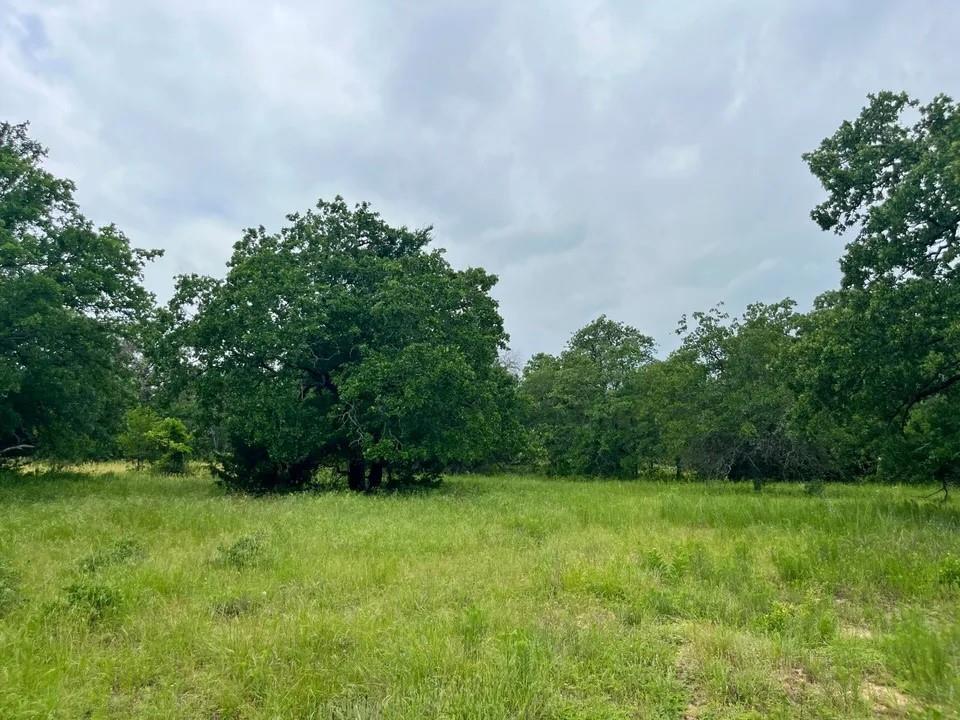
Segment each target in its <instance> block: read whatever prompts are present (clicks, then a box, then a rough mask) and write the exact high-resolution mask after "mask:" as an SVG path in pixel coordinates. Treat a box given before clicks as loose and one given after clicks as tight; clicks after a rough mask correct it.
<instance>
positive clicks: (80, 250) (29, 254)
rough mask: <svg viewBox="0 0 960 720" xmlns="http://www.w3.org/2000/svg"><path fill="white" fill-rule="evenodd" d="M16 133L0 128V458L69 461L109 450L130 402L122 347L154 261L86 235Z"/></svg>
mask: <svg viewBox="0 0 960 720" xmlns="http://www.w3.org/2000/svg"><path fill="white" fill-rule="evenodd" d="M46 154H47V153H46V150H45V149H44V148H43V147H42V146H41V145H40V144H38V143H37V142H36V141H34V140H32V139H31V138H30V136H29V134H28V128H27V126H26V125H25V124H21V125H12V124H9V123H0V453H2V458H4V459H10V458H14V457H20V456H24V455H34V456H45V457H53V458H76V457H86V456H91V455H96V454H97V453H98V452H104V451H105V450H106V449H108V448H109V447H110V446H111V445H112V442H113V435H114V433H115V431H116V429H117V428H118V427H119V421H120V419H121V417H122V414H123V409H124V405H125V403H126V398H127V397H128V395H129V392H130V386H129V382H128V380H129V377H128V375H127V373H126V370H125V366H126V360H125V342H124V341H125V340H126V339H128V338H129V337H131V335H132V330H133V328H134V326H135V324H136V323H137V321H139V320H140V319H142V317H143V315H144V313H145V312H147V311H148V310H149V308H150V307H151V305H152V298H151V296H150V295H149V293H147V292H146V291H145V290H144V289H143V287H142V285H141V279H142V270H143V266H144V263H145V262H146V261H147V260H149V259H150V258H152V257H154V256H156V255H157V254H158V253H157V252H155V251H145V250H139V249H137V248H133V247H131V246H130V243H129V241H128V240H127V238H126V237H125V236H124V235H123V234H122V233H121V232H120V231H119V230H118V229H117V228H116V227H114V226H113V225H108V226H105V227H101V228H95V227H94V226H93V224H92V223H90V221H88V220H87V219H86V218H85V217H84V216H83V215H82V214H81V212H80V210H79V208H78V207H77V204H76V203H75V202H74V199H73V191H74V186H73V183H71V182H70V181H69V180H65V179H62V178H57V177H55V176H54V175H52V174H51V173H50V172H48V171H47V170H45V169H44V168H43V162H44V159H45V158H46Z"/></svg>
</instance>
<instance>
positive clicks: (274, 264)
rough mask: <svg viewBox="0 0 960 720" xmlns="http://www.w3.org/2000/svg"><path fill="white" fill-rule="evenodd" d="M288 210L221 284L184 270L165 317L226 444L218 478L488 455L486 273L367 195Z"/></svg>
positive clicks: (240, 249)
mask: <svg viewBox="0 0 960 720" xmlns="http://www.w3.org/2000/svg"><path fill="white" fill-rule="evenodd" d="M288 220H289V225H288V226H286V227H284V228H283V229H282V230H281V231H280V232H278V233H274V234H270V233H268V232H267V231H266V230H265V229H264V228H262V227H261V228H257V229H252V230H249V231H248V232H246V234H245V235H244V236H243V238H242V239H241V240H240V241H239V242H238V243H237V244H236V245H235V247H234V253H233V257H232V258H231V260H230V263H229V271H228V273H227V275H226V277H225V278H224V279H222V280H214V279H212V278H207V277H195V276H194V277H185V278H182V279H181V281H180V283H179V286H178V289H177V293H176V296H175V297H174V299H173V300H172V302H171V303H170V305H169V308H168V310H167V312H166V313H165V322H166V324H167V330H166V332H165V336H164V339H163V342H164V345H165V347H166V348H167V349H168V350H169V352H168V353H167V356H168V358H171V359H172V360H173V363H172V366H171V367H173V368H174V370H175V373H174V374H175V375H176V376H178V377H179V379H180V381H181V382H182V383H184V384H185V385H189V386H191V387H192V388H193V389H194V391H195V392H196V394H197V400H198V403H199V405H200V406H201V407H202V409H203V411H204V413H205V416H206V418H207V420H208V422H210V423H213V424H216V425H218V426H221V427H222V428H223V432H224V434H225V436H226V438H227V439H228V442H229V452H228V454H226V455H224V456H223V457H222V458H221V464H220V466H219V468H218V470H219V473H220V475H221V477H222V478H223V479H224V480H225V481H226V482H227V483H228V484H230V485H233V486H238V487H245V488H249V489H254V490H269V489H278V488H291V487H302V486H304V485H306V484H308V483H309V482H310V480H311V477H312V475H313V473H314V472H315V471H316V470H317V469H318V468H319V467H323V466H328V467H332V468H335V469H338V470H341V471H343V472H345V473H346V475H347V478H348V481H349V483H350V486H351V487H352V488H354V489H365V488H373V487H376V486H379V485H380V484H381V483H383V482H384V481H385V480H387V479H388V478H392V479H402V480H411V479H423V478H430V477H433V476H435V475H436V474H437V473H438V472H439V471H440V470H441V469H442V468H443V467H444V466H445V465H446V464H450V463H456V462H470V461H471V460H475V459H477V458H480V457H482V456H483V454H484V453H486V452H488V451H489V450H490V448H491V447H492V446H493V445H495V444H496V442H497V440H498V437H499V436H500V433H501V429H502V428H503V426H504V424H505V423H506V421H507V419H506V418H503V417H501V414H500V405H499V403H498V397H497V396H498V393H500V392H501V391H502V390H503V381H502V370H501V368H500V367H499V364H498V353H499V351H500V350H501V349H503V348H505V347H506V340H507V336H506V334H505V332H504V329H503V322H502V320H501V318H500V316H499V314H498V312H497V304H496V302H495V301H494V300H493V299H492V298H491V297H490V295H489V291H490V289H491V288H492V287H493V285H494V283H495V282H496V278H495V277H494V276H492V275H490V274H488V273H486V272H484V271H483V270H480V269H477V268H470V269H467V270H454V269H453V268H451V267H450V265H449V264H448V263H447V261H446V260H445V259H444V257H443V254H442V252H441V251H439V250H429V249H428V247H427V246H428V243H429V241H430V230H429V229H425V230H417V231H411V230H408V229H406V228H395V227H391V226H389V225H387V224H386V223H385V222H384V221H383V220H382V219H381V218H380V216H379V215H378V214H377V213H375V212H373V211H372V210H371V209H370V207H369V206H368V205H366V204H362V205H358V206H356V207H355V208H352V209H351V208H349V207H348V206H347V204H346V203H345V202H344V201H343V200H342V199H341V198H339V197H338V198H337V199H336V200H334V201H333V202H323V201H321V202H319V203H318V204H317V206H316V208H315V209H313V210H310V211H308V212H306V213H303V214H294V215H290V216H289V218H288Z"/></svg>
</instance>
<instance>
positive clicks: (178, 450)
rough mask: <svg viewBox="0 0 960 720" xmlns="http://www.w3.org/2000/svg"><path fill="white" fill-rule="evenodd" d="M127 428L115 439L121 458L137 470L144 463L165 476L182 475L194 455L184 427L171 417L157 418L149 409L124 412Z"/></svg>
mask: <svg viewBox="0 0 960 720" xmlns="http://www.w3.org/2000/svg"><path fill="white" fill-rule="evenodd" d="M125 421H126V423H125V424H126V427H125V428H124V430H123V432H122V433H120V435H119V436H118V438H117V444H118V445H119V446H120V450H121V452H122V453H123V457H125V458H127V459H129V460H133V461H134V462H135V463H136V466H137V469H138V470H140V469H141V468H142V467H143V465H144V463H149V464H150V465H151V466H153V468H154V469H156V470H159V471H160V472H166V473H183V472H186V470H187V461H188V460H189V459H190V456H191V455H192V454H193V448H192V447H191V437H190V433H189V431H188V430H187V427H186V425H184V424H183V422H182V421H181V420H178V419H177V418H172V417H160V415H158V414H157V413H156V411H154V410H153V409H152V408H149V407H143V406H141V407H136V408H133V409H132V410H129V411H127V414H126V417H125Z"/></svg>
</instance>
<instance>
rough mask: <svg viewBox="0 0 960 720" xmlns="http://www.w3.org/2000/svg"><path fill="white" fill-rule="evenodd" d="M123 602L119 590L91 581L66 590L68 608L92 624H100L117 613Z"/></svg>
mask: <svg viewBox="0 0 960 720" xmlns="http://www.w3.org/2000/svg"><path fill="white" fill-rule="evenodd" d="M122 600H123V598H122V596H121V594H120V592H119V591H118V590H117V589H115V588H112V587H110V586H108V585H103V584H101V583H96V582H91V581H85V580H84V581H80V582H77V583H74V584H73V585H70V586H69V587H67V589H66V603H67V607H68V608H70V609H71V610H73V611H74V612H76V613H78V614H79V615H81V616H83V617H84V618H85V619H86V620H87V621H88V622H90V623H96V622H100V621H101V620H104V619H105V618H106V617H108V616H109V615H111V614H113V613H114V612H116V611H117V610H118V609H119V607H120V604H121V602H122Z"/></svg>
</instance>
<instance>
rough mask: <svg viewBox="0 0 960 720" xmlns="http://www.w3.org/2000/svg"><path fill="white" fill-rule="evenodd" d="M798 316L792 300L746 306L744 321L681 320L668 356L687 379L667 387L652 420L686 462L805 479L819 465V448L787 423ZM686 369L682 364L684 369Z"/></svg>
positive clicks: (748, 474) (723, 471)
mask: <svg viewBox="0 0 960 720" xmlns="http://www.w3.org/2000/svg"><path fill="white" fill-rule="evenodd" d="M798 322H799V316H798V315H797V313H796V311H795V310H794V302H793V301H792V300H783V301H781V302H779V303H774V304H769V305H766V304H762V303H756V304H753V305H750V306H749V307H748V308H747V311H746V312H745V313H744V315H743V316H742V317H741V318H735V319H733V320H731V319H729V317H728V316H727V314H726V313H724V312H722V311H721V310H719V309H716V308H715V309H714V310H712V311H710V312H706V313H694V315H693V322H692V324H691V323H689V322H688V321H687V320H686V318H684V320H682V321H681V323H680V328H679V332H680V333H681V334H682V335H683V341H682V344H681V347H680V349H679V350H677V351H676V352H675V353H674V354H673V355H672V356H671V358H670V361H671V362H672V363H673V364H674V374H675V375H677V376H679V377H682V378H685V379H686V384H681V383H678V382H674V383H672V384H670V385H669V390H670V392H671V395H669V396H666V397H664V396H663V394H661V396H660V397H659V398H658V403H659V406H660V408H661V409H660V410H656V409H654V410H653V412H654V415H655V416H656V417H663V418H665V419H664V420H662V421H661V422H663V423H664V424H665V425H666V426H667V427H670V428H671V431H670V436H671V444H672V446H673V448H674V449H675V451H676V454H677V456H678V457H679V458H681V459H682V461H683V463H684V464H685V465H686V466H687V467H689V468H690V469H693V470H695V471H697V472H698V473H699V474H700V475H704V476H708V477H711V476H712V477H727V478H732V479H741V478H753V479H755V480H758V481H762V480H763V479H766V478H783V479H789V478H802V477H808V476H810V475H811V474H814V473H817V472H820V471H821V470H822V457H821V453H820V451H819V449H818V448H817V447H816V446H814V445H812V444H811V443H809V442H808V440H807V439H806V438H805V437H804V436H802V434H800V433H797V432H796V431H795V428H794V426H793V423H792V417H793V413H794V407H795V401H796V398H795V394H794V392H793V390H792V388H791V385H790V383H789V379H790V371H791V370H790V367H789V358H790V355H789V353H790V351H791V348H792V345H793V344H794V342H795V336H796V329H797V324H798ZM684 367H685V368H686V369H684Z"/></svg>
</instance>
